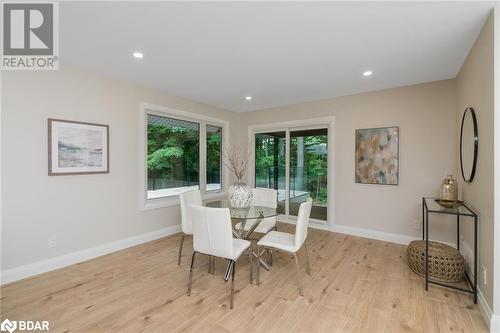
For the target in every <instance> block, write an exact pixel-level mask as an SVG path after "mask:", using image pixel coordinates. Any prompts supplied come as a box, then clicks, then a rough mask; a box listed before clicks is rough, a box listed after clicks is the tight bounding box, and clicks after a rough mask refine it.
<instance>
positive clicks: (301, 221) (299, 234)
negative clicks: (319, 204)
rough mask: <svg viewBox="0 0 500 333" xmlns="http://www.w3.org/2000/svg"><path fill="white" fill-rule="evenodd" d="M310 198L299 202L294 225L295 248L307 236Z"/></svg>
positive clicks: (298, 246)
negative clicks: (295, 224)
mask: <svg viewBox="0 0 500 333" xmlns="http://www.w3.org/2000/svg"><path fill="white" fill-rule="evenodd" d="M311 208H312V199H311V198H309V199H307V201H306V202H303V203H301V204H300V207H299V215H298V216H297V226H296V227H295V250H296V251H297V250H298V249H300V247H301V246H302V244H304V242H305V240H306V237H307V226H308V224H309V216H310V215H311Z"/></svg>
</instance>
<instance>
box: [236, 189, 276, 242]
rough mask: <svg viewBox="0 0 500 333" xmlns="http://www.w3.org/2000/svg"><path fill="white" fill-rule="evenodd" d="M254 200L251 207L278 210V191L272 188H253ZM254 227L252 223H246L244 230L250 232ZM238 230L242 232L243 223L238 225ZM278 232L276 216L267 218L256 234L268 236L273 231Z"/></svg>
mask: <svg viewBox="0 0 500 333" xmlns="http://www.w3.org/2000/svg"><path fill="white" fill-rule="evenodd" d="M252 192H253V198H252V203H251V205H254V206H264V207H271V208H277V207H278V191H276V190H275V189H272V188H253V189H252ZM251 227H252V223H245V225H244V226H243V230H245V231H248V230H250V228H251ZM235 229H236V230H241V222H239V223H238V224H236V226H235ZM273 229H274V230H276V216H273V217H266V218H265V219H263V220H262V221H261V222H260V223H259V225H258V226H257V228H255V230H254V232H257V233H260V234H267V233H268V232H269V231H271V230H273Z"/></svg>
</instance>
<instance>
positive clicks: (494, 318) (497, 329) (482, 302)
mask: <svg viewBox="0 0 500 333" xmlns="http://www.w3.org/2000/svg"><path fill="white" fill-rule="evenodd" d="M477 303H478V307H479V311H480V312H481V315H482V316H483V319H484V321H485V322H486V325H487V326H488V329H489V330H490V332H492V333H500V315H497V314H494V313H493V312H492V311H491V308H490V306H489V305H488V303H487V302H486V299H485V298H484V295H483V293H482V292H481V289H479V291H478V293H477Z"/></svg>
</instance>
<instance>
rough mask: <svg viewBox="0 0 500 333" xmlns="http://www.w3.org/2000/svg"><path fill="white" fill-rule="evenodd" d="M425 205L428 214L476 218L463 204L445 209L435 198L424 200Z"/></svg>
mask: <svg viewBox="0 0 500 333" xmlns="http://www.w3.org/2000/svg"><path fill="white" fill-rule="evenodd" d="M424 200H425V204H426V205H427V209H428V210H429V212H433V213H442V214H453V215H467V216H476V213H474V212H473V211H472V210H471V209H470V208H469V207H467V206H466V205H464V204H461V205H459V206H457V207H454V208H445V207H443V206H441V205H440V204H438V203H437V202H436V198H424Z"/></svg>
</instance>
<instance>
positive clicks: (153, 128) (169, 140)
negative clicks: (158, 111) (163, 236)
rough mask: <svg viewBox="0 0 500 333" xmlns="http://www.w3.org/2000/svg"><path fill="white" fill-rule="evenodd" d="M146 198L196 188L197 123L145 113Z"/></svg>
mask: <svg viewBox="0 0 500 333" xmlns="http://www.w3.org/2000/svg"><path fill="white" fill-rule="evenodd" d="M147 142H148V155H147V168H148V199H152V198H160V197H165V196H171V195H175V194H179V193H180V192H184V191H186V190H189V189H199V188H200V183H199V179H200V177H199V165H200V125H199V124H198V123H195V122H190V121H185V120H179V119H174V118H167V117H161V116H157V115H152V114H149V115H148V139H147Z"/></svg>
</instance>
